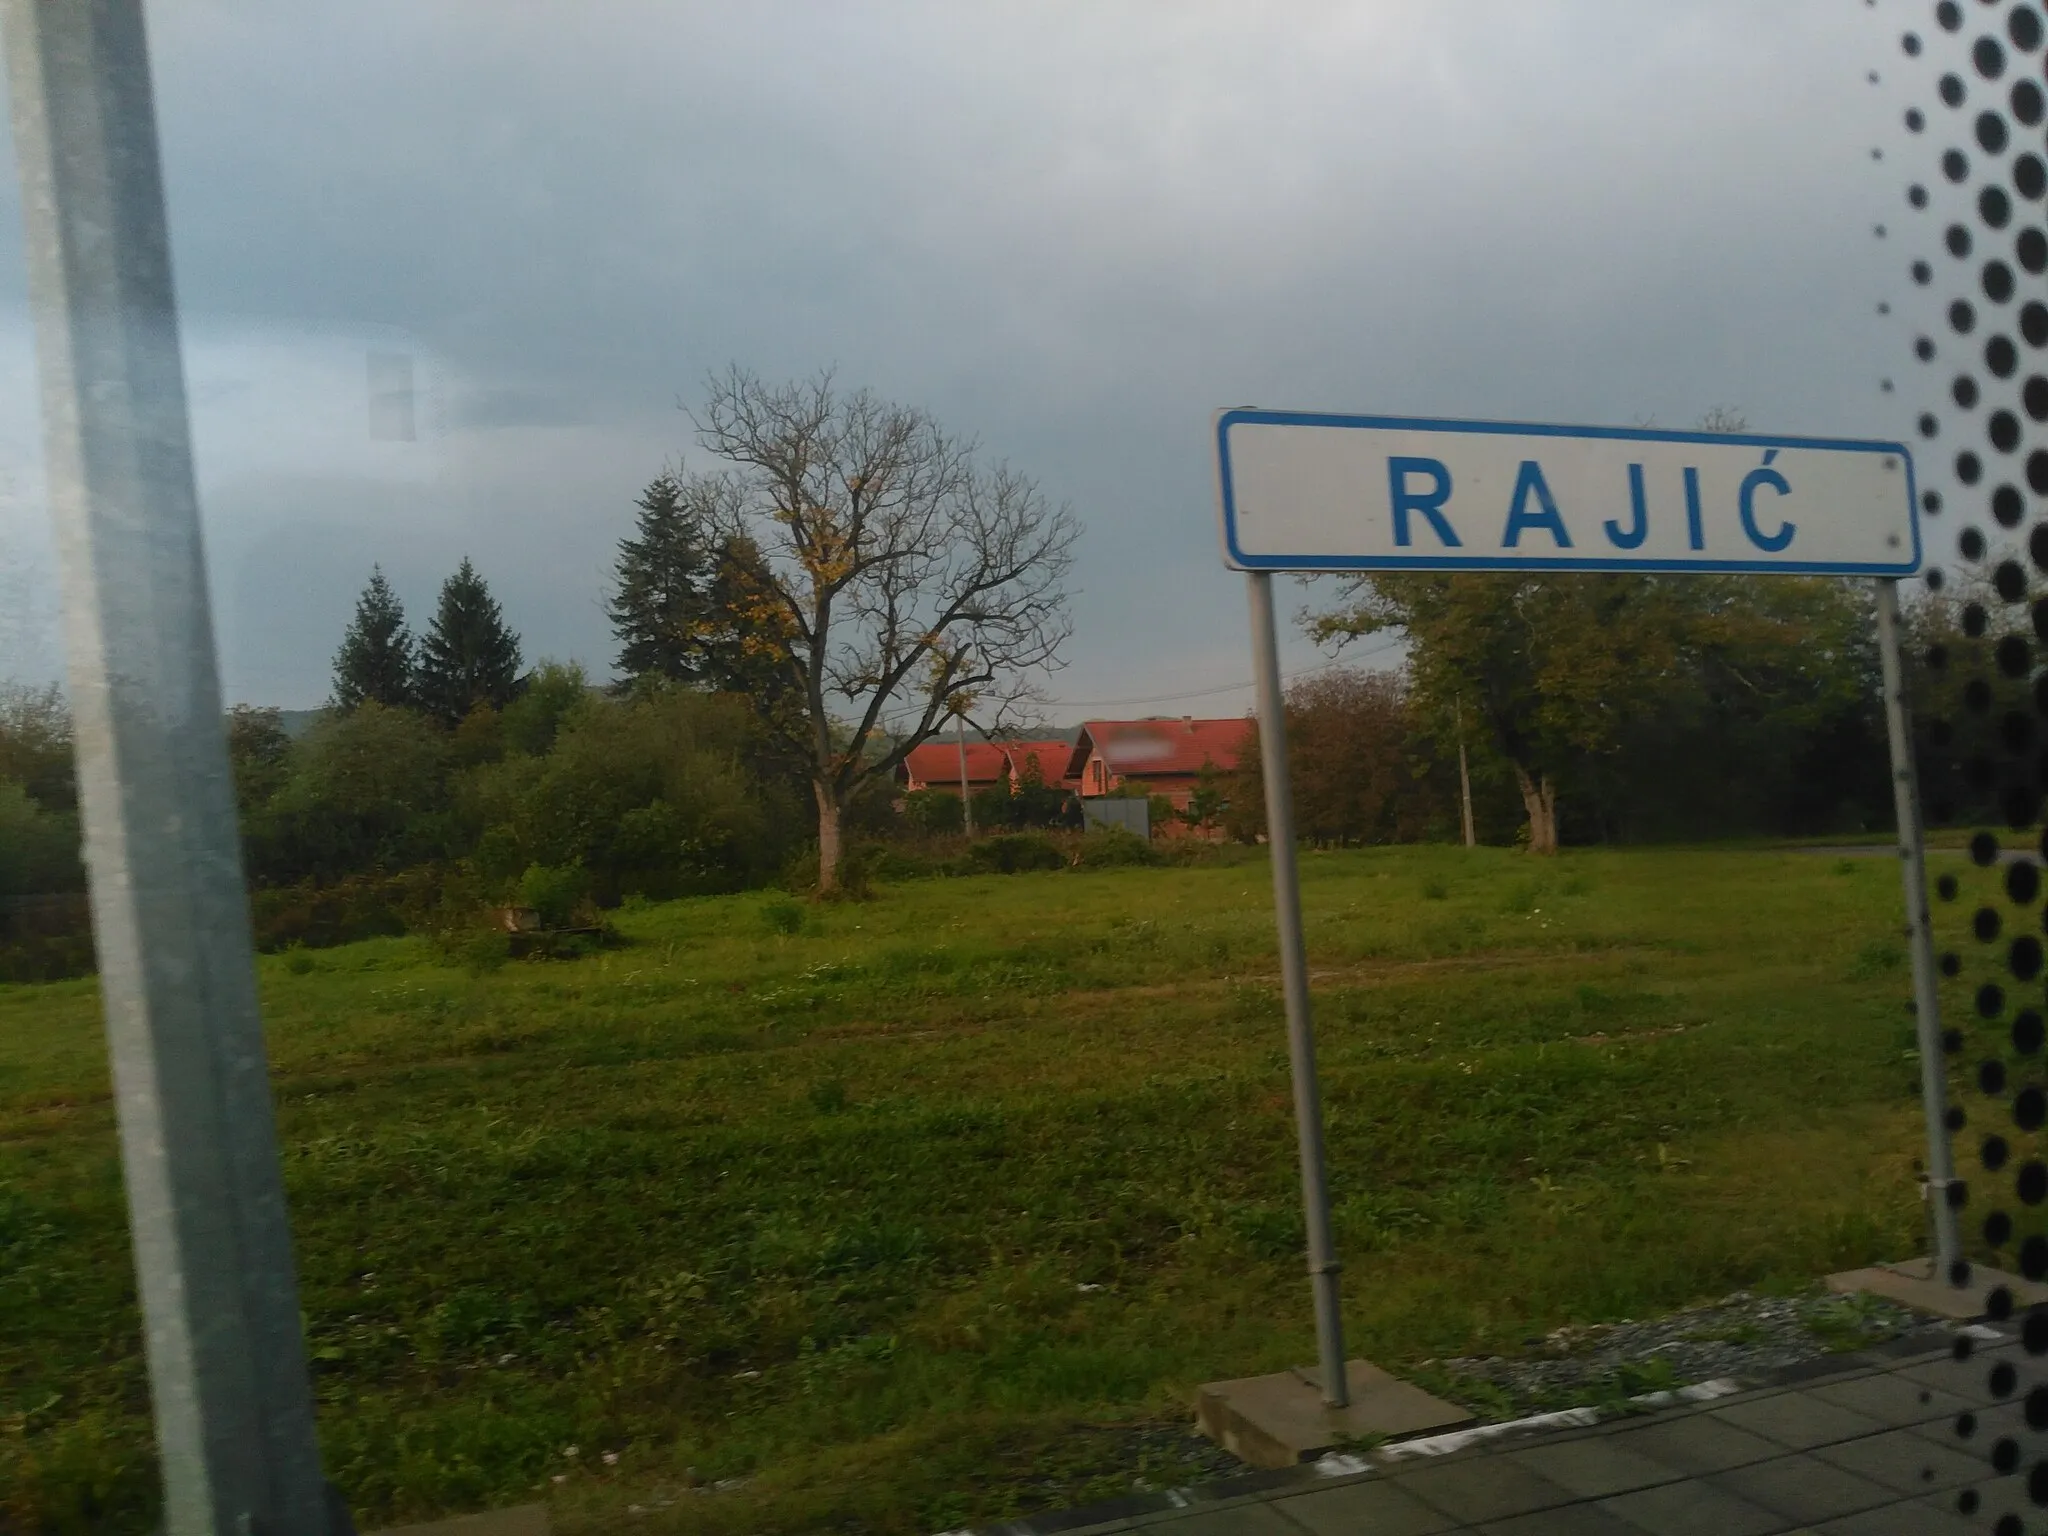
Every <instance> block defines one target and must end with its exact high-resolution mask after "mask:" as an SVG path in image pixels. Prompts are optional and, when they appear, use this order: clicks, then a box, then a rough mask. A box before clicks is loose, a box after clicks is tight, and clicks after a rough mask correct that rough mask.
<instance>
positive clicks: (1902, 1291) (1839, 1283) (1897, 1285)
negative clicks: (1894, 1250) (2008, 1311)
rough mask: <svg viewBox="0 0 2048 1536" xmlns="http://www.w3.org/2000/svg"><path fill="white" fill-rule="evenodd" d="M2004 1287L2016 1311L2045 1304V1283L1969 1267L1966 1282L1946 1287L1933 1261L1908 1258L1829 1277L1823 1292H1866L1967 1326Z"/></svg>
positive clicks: (1981, 1315) (1981, 1267)
mask: <svg viewBox="0 0 2048 1536" xmlns="http://www.w3.org/2000/svg"><path fill="white" fill-rule="evenodd" d="M2000 1286H2004V1287H2005V1289H2006V1290H2007V1292H2009V1293H2010V1294H2011V1296H2012V1304H2013V1307H2014V1309H2015V1310H2018V1309H2019V1308H2021V1307H2031V1306H2034V1305H2035V1304H2037V1303H2039V1302H2044V1301H2048V1285H2036V1284H2034V1283H2033V1282H2032V1281H2030V1280H2022V1279H2020V1277H2019V1276H2017V1275H2008V1274H2006V1273H2004V1272H2003V1271H2002V1270H1996V1269H1986V1268H1984V1267H1983V1266H1982V1265H1974V1264H1973V1265H1972V1266H1971V1267H1970V1283H1969V1284H1968V1285H1964V1286H1955V1285H1950V1284H1949V1283H1948V1281H1947V1280H1946V1279H1945V1278H1944V1277H1942V1276H1941V1275H1938V1274H1936V1273H1935V1269H1934V1260H1932V1259H1907V1260H1906V1261H1905V1262H1904V1263H1901V1264H1874V1265H1872V1266H1871V1267H1870V1268H1868V1269H1851V1270H1845V1271H1843V1272H1842V1273H1841V1274H1839V1275H1829V1276H1828V1289H1829V1290H1831V1291H1836V1292H1839V1293H1841V1294H1843V1295H1848V1294H1850V1293H1853V1292H1856V1291H1868V1292H1870V1294H1871V1295H1873V1296H1882V1297H1884V1298H1885V1300H1887V1301H1896V1302H1899V1303H1901V1304H1902V1305H1904V1306H1908V1307H1911V1308H1913V1310H1914V1311H1916V1312H1931V1313H1933V1314H1934V1315H1935V1316H1936V1317H1947V1318H1953V1319H1955V1320H1956V1321H1958V1322H1969V1321H1971V1320H1972V1319H1975V1318H1979V1317H1983V1316H1984V1315H1985V1313H1986V1312H1987V1311H1988V1309H1989V1307H1990V1296H1991V1293H1992V1292H1993V1291H1994V1290H1996V1289H1998V1287H2000Z"/></svg>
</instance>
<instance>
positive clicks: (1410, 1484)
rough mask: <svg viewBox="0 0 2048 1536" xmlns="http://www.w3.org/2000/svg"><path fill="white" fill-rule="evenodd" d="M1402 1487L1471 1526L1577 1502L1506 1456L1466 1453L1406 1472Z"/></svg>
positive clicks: (1564, 1490)
mask: <svg viewBox="0 0 2048 1536" xmlns="http://www.w3.org/2000/svg"><path fill="white" fill-rule="evenodd" d="M1396 1481H1397V1483H1398V1486H1400V1487H1401V1488H1403V1489H1405V1490H1406V1491H1407V1492H1409V1493H1412V1494H1414V1495H1415V1496H1416V1497H1417V1498H1419V1499H1421V1500H1422V1501H1423V1503H1425V1504H1428V1505H1430V1506H1431V1507H1432V1508H1435V1509H1440V1510H1442V1511H1443V1512H1444V1513H1445V1514H1447V1515H1450V1516H1452V1517H1453V1518H1454V1519H1458V1520H1462V1521H1463V1522H1465V1524H1467V1525H1478V1524H1481V1523H1482V1522H1484V1521H1488V1520H1505V1519H1507V1518H1509V1517H1510V1516H1512V1515H1527V1514H1534V1513H1535V1512H1536V1511H1537V1510H1539V1509H1554V1508H1556V1507H1557V1506H1558V1505H1560V1504H1569V1503H1571V1502H1573V1499H1574V1495H1573V1493H1572V1492H1571V1490H1570V1489H1568V1488H1563V1487H1560V1486H1559V1485H1558V1484H1556V1483H1553V1482H1552V1481H1551V1480H1550V1479H1549V1478H1547V1477H1543V1476H1540V1475H1539V1474H1537V1473H1535V1472H1531V1471H1530V1470H1529V1469H1528V1468H1526V1467H1522V1466H1518V1465H1516V1464H1515V1463H1514V1462H1512V1461H1509V1460H1508V1459H1507V1458H1505V1457H1500V1456H1488V1455H1484V1454H1480V1455H1465V1456H1456V1457H1452V1458H1449V1459H1447V1460H1444V1461H1440V1462H1436V1463H1433V1464H1431V1465H1429V1466H1424V1467H1420V1468H1417V1469H1416V1470H1415V1471H1412V1472H1410V1471H1406V1470H1404V1471H1402V1472H1401V1473H1400V1474H1399V1476H1398V1478H1397V1479H1396Z"/></svg>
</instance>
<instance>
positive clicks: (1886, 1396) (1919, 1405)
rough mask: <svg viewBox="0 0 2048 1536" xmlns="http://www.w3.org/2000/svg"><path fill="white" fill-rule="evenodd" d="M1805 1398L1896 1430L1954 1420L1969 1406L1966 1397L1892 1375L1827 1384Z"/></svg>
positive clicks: (1860, 1377) (1811, 1390)
mask: <svg viewBox="0 0 2048 1536" xmlns="http://www.w3.org/2000/svg"><path fill="white" fill-rule="evenodd" d="M1807 1395H1808V1396H1810V1397H1815V1398H1818V1399H1819V1400H1820V1401H1821V1402H1824V1403H1833V1404H1834V1405H1835V1406H1836V1407H1837V1408H1847V1409H1849V1410H1850V1411H1851V1412H1853V1413H1861V1414H1865V1415H1867V1416H1868V1417H1870V1418H1873V1419H1876V1420H1878V1421H1879V1422H1880V1423H1884V1424H1890V1425H1893V1426H1894V1427H1897V1428H1904V1427H1905V1426H1906V1425H1908V1424H1926V1423H1930V1422H1932V1421H1933V1420H1935V1419H1942V1418H1953V1417H1954V1416H1955V1415H1956V1414H1958V1413H1961V1412H1962V1411H1963V1410H1964V1409H1965V1408H1967V1407H1969V1406H1970V1400H1969V1399H1968V1398H1966V1397H1958V1396H1957V1395H1956V1394H1955V1393H1953V1392H1947V1391H1943V1390H1942V1389H1941V1388H1939V1387H1936V1386H1933V1385H1932V1384H1930V1383H1928V1382H1923V1381H1910V1380H1907V1379H1906V1378H1904V1377H1902V1376H1899V1375H1896V1374H1891V1373H1886V1374H1881V1375H1876V1376H1859V1377H1857V1378H1855V1379H1854V1380H1851V1381H1838V1382H1827V1383H1824V1384H1822V1385H1819V1386H1815V1387H1811V1388H1809V1389H1808V1390H1807Z"/></svg>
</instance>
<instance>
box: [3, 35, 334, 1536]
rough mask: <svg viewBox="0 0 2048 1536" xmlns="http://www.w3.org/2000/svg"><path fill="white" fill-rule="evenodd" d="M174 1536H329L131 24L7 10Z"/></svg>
mask: <svg viewBox="0 0 2048 1536" xmlns="http://www.w3.org/2000/svg"><path fill="white" fill-rule="evenodd" d="M0 41H4V44H5V48H6V54H7V66H8V79H9V85H10V88H11V91H12V97H13V116H14V142H15V153H16V156H17V159H18V161H19V166H20V172H21V183H22V208H23V217H24V222H25V224H26V227H27V236H28V270H29V283H30V294H31V297H32V299H33V301H34V305H35V312H36V345H37V352H38V356H39V362H40V368H41V374H42V394H43V414H44V421H45V434H46V444H47V455H48V473H49V486H50V502H51V508H52V512H53V514H54V517H55V521H56V526H57V539H58V548H59V554H60V558H61V561H62V574H63V586H64V608H65V623H66V633H67V651H68V659H69V669H70V685H71V702H72V707H73V710H74V712H75V716H76V721H77V736H78V744H77V751H78V780H79V799H80V804H81V807H82V810H83V815H84V824H85V853H86V862H87V866H88V868H89V869H90V872H91V877H92V907H93V933H94V939H95V942H96V944H97V946H98V953H99V964H100V986H101V991H102V994H103V997H104V999H105V1008H106V1028H107V1042H108V1046H109V1049H110V1052H111V1055H112V1059H113V1077H114V1093H115V1108H116V1113H117V1116H118V1118H119V1122H120V1130H121V1153H122V1157H121V1162H122V1172H123V1175H124V1177H125V1179H126V1183H127V1191H128V1214H129V1223H130V1226H131V1228H132V1230H133V1233H134V1242H135V1267H136V1275H137V1280H138V1282H139V1290H140V1294H141V1301H142V1315H143V1324H144V1344H145V1350H146V1353H147V1357H148V1362H149V1383H150V1394H151V1397H152V1400H153V1402H154V1406H155V1413H156V1432H157V1444H158V1447H159V1449H160V1452H161V1460H162V1470H163V1490H164V1526H165V1530H166V1531H167V1533H168V1536H335V1533H338V1532H342V1531H345V1530H347V1529H348V1527H349V1521H348V1517H347V1514H346V1512H345V1511H344V1510H341V1509H340V1508H339V1507H338V1505H337V1504H336V1502H335V1501H333V1500H332V1499H331V1497H330V1493H329V1490H328V1488H327V1485H326V1483H325V1481H324V1480H323V1478H322V1476H321V1469H320V1451H319V1445H318V1442H317V1440H316V1438H315V1435H314V1426H313V1398H312V1390H311V1383H310V1380H309V1377H308V1375H307V1369H306V1354H305V1345H304V1341H303V1339H302V1338H301V1336H300V1332H299V1301H298V1288H297V1282H296V1279H295V1277H294V1274H293V1267H292V1252H291V1233H290V1229H289V1226H288V1223H287V1219H286V1212H285V1198H284V1182H283V1178H282V1176H281V1173H280V1170H279V1167H278V1158H277V1138H276V1131H275V1127H274V1123H273V1118H272V1106H271V1096H270V1074H269V1068H268V1064H267V1062H266V1060H265V1057H264V1049H263V1031H262V1023H261V1020H260V1019H259V1017H258V1014H257V1002H256V976H255V964H254V956H253V951H252V947H251V943H250V933H249V911H248V901H247V897H246V895H245V892H244V888H243V883H242V869H241V854H240V840H239V834H238V831H237V827H236V821H235V799H234V790H233V783H232V779H231V776H230V771H229V766H228V757H227V744H226V733H225V729H224V726H223V721H222V713H221V702H220V686H219V682H218V678H217V674H216V671H215V663H214V649H213V632H212V623H211V619H210V618H209V615H208V612H207V599H206V571H205V564H204V559H203V556H202V552H201V548H200V532H199V508H198V502H197V496H196V493H195V491H194V489H193V479H192V451H191V436H190V430H189V426H188V422H187V418H186V408H185V388H184V379H183V374H182V369H181V364H180V357H179V346H178V329H177V315H176V307H175V304H174V302H173V296H172V288H171V267H170V253H169V246H168V238H167V235H166V231H165V222H164V201H163V184H162V175H161V170H160V166H159V162H158V154H157V140H156V119H155V108H154V104H153V101H152V97H151V90H150V79H149V55H148V47H147V42H146V38H145V35H144V29H143V19H142V7H141V3H140V0H4V5H0Z"/></svg>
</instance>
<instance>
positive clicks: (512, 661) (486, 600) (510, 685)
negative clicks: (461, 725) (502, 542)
mask: <svg viewBox="0 0 2048 1536" xmlns="http://www.w3.org/2000/svg"><path fill="white" fill-rule="evenodd" d="M518 684H519V637H518V636H517V635H516V634H514V633H513V632H512V631H511V630H510V629H508V628H506V627H505V617H504V615H503V614H502V613H501V612H500V611H499V609H498V604H497V602H496V600H495V599H493V598H492V596H491V589H490V588H489V587H488V586H487V585H485V583H484V579H483V577H481V576H479V575H478V574H477V573H476V569H475V567H474V566H472V565H471V564H470V563H469V561H468V560H467V559H465V560H464V561H463V562H462V565H461V567H460V569H458V570H457V571H456V572H455V574H454V575H453V576H450V577H449V578H448V579H447V580H446V581H444V582H443V583H441V605H440V608H439V609H438V610H437V611H436V612H435V614H434V622H433V623H432V624H430V625H429V626H428V627H427V632H426V635H425V636H424V637H423V638H422V639H421V641H420V663H419V696H420V702H421V703H422V704H423V705H425V707H426V708H427V709H428V710H429V711H430V712H431V713H433V714H435V715H438V716H439V717H440V718H441V719H442V720H445V721H447V722H448V723H449V724H451V725H453V724H454V723H456V722H457V721H459V720H461V719H462V718H463V717H464V716H466V715H468V714H469V712H470V711H471V710H473V709H475V708H476V707H477V706H478V705H480V704H487V705H489V706H490V707H491V708H493V709H503V708H504V707H505V705H506V704H507V703H509V702H510V701H511V699H512V696H513V694H514V693H515V692H516V691H517V690H518Z"/></svg>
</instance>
